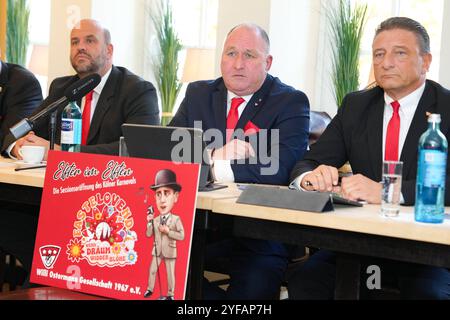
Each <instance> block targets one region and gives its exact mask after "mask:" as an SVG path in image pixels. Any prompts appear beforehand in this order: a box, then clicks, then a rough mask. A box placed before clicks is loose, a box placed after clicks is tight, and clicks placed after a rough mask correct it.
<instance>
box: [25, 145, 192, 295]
mask: <svg viewBox="0 0 450 320" xmlns="http://www.w3.org/2000/svg"><path fill="white" fill-rule="evenodd" d="M198 177H199V165H198V164H176V163H172V162H166V161H157V160H147V159H136V158H119V157H113V156H103V155H91V154H89V155H87V154H81V153H66V152H50V156H49V161H48V165H47V170H46V177H45V186H44V191H43V196H42V205H41V211H40V216H39V226H38V232H37V236H36V244H35V251H34V259H33V268H32V275H31V282H33V283H37V284H42V285H48V286H52V287H60V288H65V289H70V290H74V291H79V292H83V293H88V294H93V295H98V296H105V297H110V298H114V299H125V300H136V299H149V300H155V299H160V300H172V299H175V300H183V299H184V297H185V289H186V282H187V274H188V267H189V256H190V248H191V240H192V232H193V226H194V216H195V205H196V196H197V185H198Z"/></svg>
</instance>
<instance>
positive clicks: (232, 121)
mask: <svg viewBox="0 0 450 320" xmlns="http://www.w3.org/2000/svg"><path fill="white" fill-rule="evenodd" d="M244 102H245V100H244V99H242V98H233V99H232V100H231V109H230V112H229V113H228V117H227V143H228V142H230V140H231V136H232V135H233V132H234V129H236V126H237V123H238V121H239V111H238V108H239V107H240V106H241V104H243V103H244Z"/></svg>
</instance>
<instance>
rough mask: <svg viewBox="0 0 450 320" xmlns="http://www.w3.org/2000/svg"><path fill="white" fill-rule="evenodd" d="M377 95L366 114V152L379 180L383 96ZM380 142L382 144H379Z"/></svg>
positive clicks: (381, 156) (381, 151)
mask: <svg viewBox="0 0 450 320" xmlns="http://www.w3.org/2000/svg"><path fill="white" fill-rule="evenodd" d="M380 92H381V94H377V95H376V96H375V97H374V99H375V101H374V103H373V104H371V105H372V108H371V109H370V110H369V114H368V119H369V120H368V121H367V123H368V125H367V127H368V128H367V132H368V140H369V141H368V150H369V155H370V156H369V158H370V161H371V165H372V170H373V173H374V176H375V177H377V178H380V180H381V166H382V158H383V144H384V142H383V115H384V105H385V102H384V95H383V93H382V92H383V91H382V90H380ZM380 141H381V142H382V143H380Z"/></svg>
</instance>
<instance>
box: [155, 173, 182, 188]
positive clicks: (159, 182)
mask: <svg viewBox="0 0 450 320" xmlns="http://www.w3.org/2000/svg"><path fill="white" fill-rule="evenodd" d="M162 187H168V188H171V189H173V190H174V191H177V192H180V191H181V186H180V185H179V184H178V183H177V176H176V174H175V172H173V171H172V170H168V169H165V170H161V171H159V172H158V173H157V174H156V177H155V184H154V185H153V186H151V187H150V189H152V190H156V189H158V188H162Z"/></svg>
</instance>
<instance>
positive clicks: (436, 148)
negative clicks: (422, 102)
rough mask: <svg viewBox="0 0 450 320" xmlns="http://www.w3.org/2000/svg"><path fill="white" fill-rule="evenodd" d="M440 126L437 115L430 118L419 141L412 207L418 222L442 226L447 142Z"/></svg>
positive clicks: (439, 117)
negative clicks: (426, 128) (414, 204)
mask: <svg viewBox="0 0 450 320" xmlns="http://www.w3.org/2000/svg"><path fill="white" fill-rule="evenodd" d="M440 124H441V115H439V114H432V115H430V117H429V118H428V130H427V131H426V132H425V133H424V134H423V135H422V136H421V137H420V140H419V155H418V164H417V181H416V206H415V218H416V221H418V222H426V223H443V222H444V215H445V208H444V199H445V178H446V168H447V151H448V142H447V139H446V138H445V136H444V134H443V133H442V132H441V131H440Z"/></svg>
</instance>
